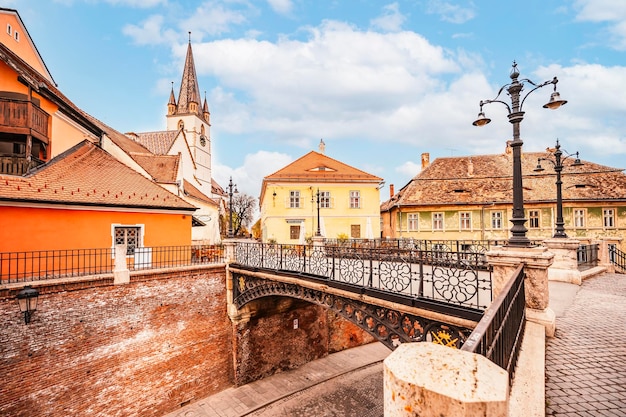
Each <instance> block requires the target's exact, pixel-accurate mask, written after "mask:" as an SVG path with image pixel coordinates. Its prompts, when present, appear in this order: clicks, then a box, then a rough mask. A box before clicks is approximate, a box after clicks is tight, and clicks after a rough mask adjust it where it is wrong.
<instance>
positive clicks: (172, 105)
mask: <svg viewBox="0 0 626 417" xmlns="http://www.w3.org/2000/svg"><path fill="white" fill-rule="evenodd" d="M174 112H176V96H174V81H172V90H171V91H170V101H168V102H167V114H169V115H172V114H174Z"/></svg>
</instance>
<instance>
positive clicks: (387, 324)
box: [232, 273, 471, 349]
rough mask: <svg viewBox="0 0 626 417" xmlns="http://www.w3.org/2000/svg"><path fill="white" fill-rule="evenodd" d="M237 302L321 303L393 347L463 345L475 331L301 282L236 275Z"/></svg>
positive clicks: (244, 303) (234, 275) (241, 303)
mask: <svg viewBox="0 0 626 417" xmlns="http://www.w3.org/2000/svg"><path fill="white" fill-rule="evenodd" d="M232 277H233V280H234V285H233V289H234V304H235V305H236V306H237V308H241V307H243V306H244V305H246V304H247V303H249V302H251V301H253V300H256V299H259V298H263V297H269V296H285V297H291V298H297V299H300V300H305V301H308V302H310V303H313V304H317V305H321V306H324V307H326V308H329V309H331V310H332V311H334V312H336V313H338V314H340V315H341V316H343V317H344V318H346V319H347V320H349V321H350V322H352V323H354V324H356V325H357V326H359V327H360V328H362V329H363V330H365V331H366V332H368V333H369V334H371V335H372V336H374V337H375V338H376V339H377V340H379V341H380V342H382V343H384V344H385V345H386V346H387V347H389V348H390V349H395V348H396V347H397V346H399V345H400V344H401V343H406V342H423V341H428V342H433V343H438V344H441V345H445V346H449V347H453V348H460V347H461V346H462V345H463V343H464V342H465V340H466V339H467V337H468V335H469V334H470V333H471V330H469V329H464V328H458V327H455V326H452V325H449V324H445V323H442V322H439V321H434V320H429V319H426V318H423V317H418V316H415V315H412V314H408V313H404V312H401V311H397V310H393V309H389V308H385V307H381V306H377V305H373V304H369V303H364V302H361V301H356V300H351V299H349V298H345V297H341V296H337V295H333V294H328V293H325V292H323V291H319V290H315V289H311V288H306V287H302V286H300V285H296V284H291V283H285V282H280V281H272V280H269V279H263V278H258V277H250V276H247V275H243V274H240V273H233V274H232Z"/></svg>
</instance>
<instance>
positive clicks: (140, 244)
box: [111, 223, 146, 257]
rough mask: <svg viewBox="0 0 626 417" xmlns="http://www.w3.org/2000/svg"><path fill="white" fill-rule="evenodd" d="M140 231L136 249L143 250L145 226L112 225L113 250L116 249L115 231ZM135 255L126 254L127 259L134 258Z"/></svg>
mask: <svg viewBox="0 0 626 417" xmlns="http://www.w3.org/2000/svg"><path fill="white" fill-rule="evenodd" d="M118 228H120V229H131V228H132V229H139V236H138V237H137V246H135V247H136V248H143V247H144V244H143V240H144V236H145V229H146V225H145V224H122V223H113V224H111V243H112V249H115V229H118ZM134 255H135V254H134V252H133V253H128V251H127V252H126V257H133V256H134Z"/></svg>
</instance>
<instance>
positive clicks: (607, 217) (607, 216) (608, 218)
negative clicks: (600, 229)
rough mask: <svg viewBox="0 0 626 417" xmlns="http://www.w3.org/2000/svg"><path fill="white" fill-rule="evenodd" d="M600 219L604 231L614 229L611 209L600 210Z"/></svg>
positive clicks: (613, 216) (613, 217)
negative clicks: (602, 220)
mask: <svg viewBox="0 0 626 417" xmlns="http://www.w3.org/2000/svg"><path fill="white" fill-rule="evenodd" d="M602 218H603V219H604V227H605V228H606V229H612V228H614V227H615V211H614V210H613V209H602Z"/></svg>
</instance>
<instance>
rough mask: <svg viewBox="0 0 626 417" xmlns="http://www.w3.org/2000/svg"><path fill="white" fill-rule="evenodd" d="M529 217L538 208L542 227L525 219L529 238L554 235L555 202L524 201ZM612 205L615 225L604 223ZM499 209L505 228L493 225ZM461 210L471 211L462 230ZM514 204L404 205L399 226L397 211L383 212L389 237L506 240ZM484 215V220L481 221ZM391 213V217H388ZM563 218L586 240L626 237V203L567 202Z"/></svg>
mask: <svg viewBox="0 0 626 417" xmlns="http://www.w3.org/2000/svg"><path fill="white" fill-rule="evenodd" d="M524 208H525V211H526V218H527V219H529V213H528V212H529V211H530V210H536V211H539V227H531V224H530V221H527V222H526V228H527V229H528V232H527V234H526V235H527V236H528V238H529V239H530V240H543V239H547V238H550V237H552V235H553V234H554V228H555V227H556V226H555V223H556V206H555V205H554V204H528V203H527V204H525V206H524ZM606 208H612V209H613V210H614V214H615V218H614V222H615V225H614V227H610V228H607V227H604V221H603V209H606ZM575 209H584V210H585V211H586V217H585V225H584V226H583V227H574V210H575ZM496 211H499V212H501V213H502V228H500V229H496V228H492V224H491V214H492V213H493V212H496ZM435 212H441V213H444V230H433V227H432V224H433V223H432V216H433V213H435ZM460 212H470V213H471V228H470V229H469V230H461V228H460V218H459V216H460V214H459V213H460ZM511 212H512V209H511V206H499V207H491V206H490V207H484V208H481V207H480V206H456V207H455V206H445V207H444V206H440V207H423V208H417V207H414V208H412V209H411V208H408V207H404V208H403V209H402V212H401V220H400V222H399V224H400V227H398V219H399V215H398V212H397V211H396V210H395V209H394V211H393V212H392V213H391V214H389V213H384V214H383V218H384V221H385V222H386V224H387V223H388V230H389V237H391V238H414V239H422V240H507V239H509V237H510V229H511V226H512V224H511V222H510V218H511V215H512V214H511ZM414 213H417V214H418V219H419V221H418V230H409V222H408V218H409V214H414ZM481 216H483V219H484V220H483V222H481ZM389 217H391V218H389ZM563 220H564V223H565V225H564V227H565V233H566V234H567V235H568V237H571V238H575V239H579V240H581V241H583V242H586V241H590V240H592V239H598V238H602V237H617V238H624V237H626V205H616V204H613V203H610V204H602V203H586V204H571V203H566V204H564V207H563ZM622 249H624V250H626V241H622Z"/></svg>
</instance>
